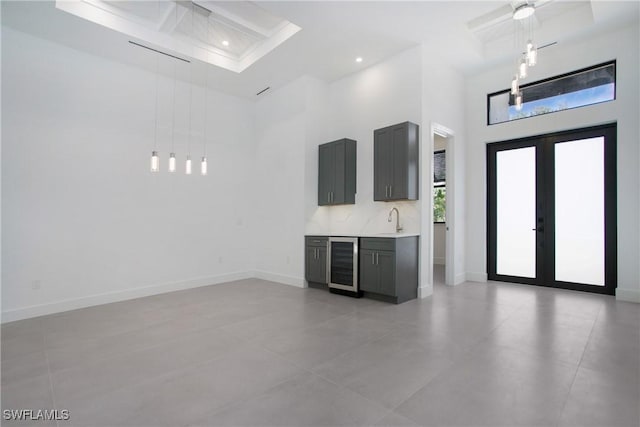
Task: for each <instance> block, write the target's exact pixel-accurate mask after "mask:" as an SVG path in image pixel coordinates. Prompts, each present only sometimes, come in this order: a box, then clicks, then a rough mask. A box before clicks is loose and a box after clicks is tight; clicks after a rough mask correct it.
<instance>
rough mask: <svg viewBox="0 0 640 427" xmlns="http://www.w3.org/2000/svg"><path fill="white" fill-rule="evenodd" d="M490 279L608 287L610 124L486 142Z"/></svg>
mask: <svg viewBox="0 0 640 427" xmlns="http://www.w3.org/2000/svg"><path fill="white" fill-rule="evenodd" d="M487 202H488V203H487V233H488V235H487V246H488V247H487V254H488V257H487V271H488V276H489V279H490V280H498V281H506V282H516V283H525V284H532V285H539V286H549V287H556V288H563V289H573V290H581V291H588V292H596V293H604V294H611V295H612V294H614V292H615V287H616V281H617V272H616V269H617V253H616V244H617V239H616V234H617V225H616V203H617V202H616V125H615V124H609V125H603V126H595V127H590V128H584V129H578V130H572V131H566V132H559V133H554V134H547V135H539V136H535V137H529V138H522V139H517V140H512V141H506V142H500V143H493V144H488V145H487Z"/></svg>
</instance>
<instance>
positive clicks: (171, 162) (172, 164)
mask: <svg viewBox="0 0 640 427" xmlns="http://www.w3.org/2000/svg"><path fill="white" fill-rule="evenodd" d="M175 171H176V155H175V153H171V154H170V155H169V172H175Z"/></svg>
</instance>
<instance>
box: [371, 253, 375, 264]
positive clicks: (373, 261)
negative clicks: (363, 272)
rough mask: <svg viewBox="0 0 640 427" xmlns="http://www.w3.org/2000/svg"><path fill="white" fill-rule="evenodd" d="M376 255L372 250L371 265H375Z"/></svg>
mask: <svg viewBox="0 0 640 427" xmlns="http://www.w3.org/2000/svg"><path fill="white" fill-rule="evenodd" d="M374 257H375V254H374V253H373V252H371V265H374V264H375V263H376V261H375V258H374Z"/></svg>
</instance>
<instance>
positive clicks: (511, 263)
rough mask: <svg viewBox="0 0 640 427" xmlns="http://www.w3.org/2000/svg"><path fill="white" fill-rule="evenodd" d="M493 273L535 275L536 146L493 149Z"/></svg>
mask: <svg viewBox="0 0 640 427" xmlns="http://www.w3.org/2000/svg"><path fill="white" fill-rule="evenodd" d="M495 170H496V274H499V275H504V276H517V277H528V278H535V277H536V233H535V228H536V147H526V148H518V149H511V150H504V151H498V152H497V153H496V167H495Z"/></svg>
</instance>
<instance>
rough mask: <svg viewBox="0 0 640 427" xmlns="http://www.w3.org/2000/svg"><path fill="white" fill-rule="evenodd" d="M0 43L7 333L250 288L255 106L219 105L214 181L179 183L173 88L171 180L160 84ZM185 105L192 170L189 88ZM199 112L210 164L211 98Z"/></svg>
mask: <svg viewBox="0 0 640 427" xmlns="http://www.w3.org/2000/svg"><path fill="white" fill-rule="evenodd" d="M2 42H3V43H2V44H3V51H2V88H3V93H2V112H3V117H2V125H3V126H2V143H3V144H2V145H3V146H2V149H3V156H2V205H3V206H2V208H3V215H2V229H3V234H2V246H3V248H4V249H5V250H4V251H3V258H2V267H3V269H2V294H3V295H2V296H3V299H2V312H3V319H4V320H9V319H12V318H19V317H28V316H33V315H38V314H44V313H47V312H51V311H61V310H65V309H70V308H75V307H79V306H85V305H91V304H95V303H102V302H107V301H113V300H118V299H124V298H131V297H134V296H139V295H146V294H151V293H157V292H161V291H166V290H170V289H179V288H182V287H188V286H196V285H203V284H211V283H215V282H217V281H223V280H228V279H233V278H236V277H244V276H246V275H247V271H248V270H250V267H251V265H250V259H249V258H248V257H247V249H246V248H247V242H248V235H247V226H246V224H247V221H248V218H247V217H248V216H249V215H250V214H251V211H250V210H249V201H250V200H251V197H250V195H251V194H252V193H251V192H250V190H251V187H250V185H252V184H253V183H252V182H251V181H250V180H249V179H248V177H249V171H250V170H251V166H252V165H251V164H250V163H249V162H248V161H247V159H249V158H251V157H250V155H251V154H252V153H253V145H252V141H253V134H254V131H253V127H252V123H253V105H252V103H250V102H248V101H244V100H240V99H237V98H234V97H230V96H225V95H222V94H220V93H215V92H211V93H210V108H209V111H208V116H207V118H206V121H207V123H208V125H209V126H210V127H209V136H210V138H211V141H210V142H209V144H208V148H207V151H208V156H209V176H207V177H202V176H199V175H193V176H185V175H184V174H182V173H176V174H175V175H174V176H170V175H169V174H168V173H167V172H166V169H165V168H166V159H167V153H168V151H169V146H170V139H171V137H170V132H169V131H170V128H169V125H168V124H169V123H171V106H172V102H171V99H172V98H171V90H172V80H171V79H166V78H161V80H160V84H159V87H160V92H159V99H160V103H159V105H160V109H159V119H158V122H159V123H160V124H163V126H161V127H160V129H159V134H158V135H159V147H158V149H159V151H160V153H161V155H162V168H163V171H162V172H161V173H158V174H151V173H150V172H149V156H150V151H151V149H152V146H153V139H154V132H153V129H154V122H155V120H154V105H155V73H149V72H147V71H144V70H143V68H142V67H130V66H125V65H122V64H120V63H116V62H113V61H110V60H105V59H103V58H101V57H99V56H94V55H89V54H87V53H83V52H80V51H77V50H73V49H70V48H67V47H64V46H61V45H58V44H54V43H51V42H48V41H45V40H42V39H38V38H34V37H32V36H29V35H26V34H23V33H20V32H16V31H14V30H11V29H9V28H6V27H3V28H2ZM144 55H148V56H147V57H146V58H145V57H144ZM141 60H148V61H155V56H152V55H150V54H146V53H145V52H144V51H143V50H141ZM161 66H162V67H167V66H170V63H169V62H162V63H161ZM152 69H153V67H152ZM164 71H165V72H167V73H168V74H169V75H171V70H170V69H169V70H166V69H165V70H164ZM184 72H185V71H184V67H183V68H181V69H179V73H183V75H182V76H183V77H184ZM176 93H177V94H178V95H177V101H176V111H177V114H176V119H175V124H176V129H177V130H178V136H177V142H176V148H175V149H176V152H177V154H178V157H179V159H182V160H183V159H184V154H185V148H186V147H185V140H186V137H185V135H186V134H187V129H188V121H187V120H186V117H187V116H188V111H187V102H188V90H187V85H186V84H184V83H178V86H177V92H176ZM193 102H194V106H196V108H195V110H194V111H197V113H194V115H193V117H194V122H193V129H194V134H197V136H199V138H200V139H198V138H196V140H197V141H195V142H194V145H195V146H194V150H193V157H195V158H198V157H199V156H200V153H201V145H200V144H199V142H201V138H202V134H203V131H202V129H203V120H204V117H203V114H204V110H205V109H204V104H203V102H204V96H203V91H202V89H201V88H199V87H198V88H196V90H195V91H194V99H193ZM196 142H198V145H196ZM196 164H197V163H196ZM179 167H180V168H182V167H183V163H182V161H180V162H179ZM253 207H254V206H252V208H253Z"/></svg>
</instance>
